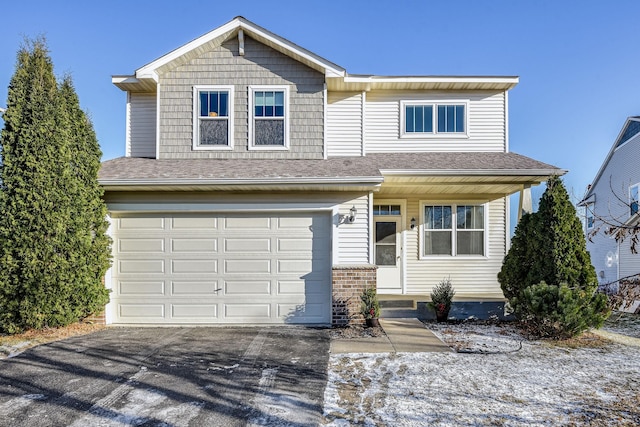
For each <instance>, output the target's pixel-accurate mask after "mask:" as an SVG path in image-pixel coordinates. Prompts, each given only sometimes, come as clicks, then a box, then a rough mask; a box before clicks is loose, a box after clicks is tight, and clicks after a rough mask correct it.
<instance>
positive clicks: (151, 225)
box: [118, 216, 165, 230]
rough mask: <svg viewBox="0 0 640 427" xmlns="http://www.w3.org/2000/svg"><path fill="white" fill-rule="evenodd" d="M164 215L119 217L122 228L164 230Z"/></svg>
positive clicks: (119, 225)
mask: <svg viewBox="0 0 640 427" xmlns="http://www.w3.org/2000/svg"><path fill="white" fill-rule="evenodd" d="M164 221H165V220H164V218H162V217H148V216H145V217H125V218H119V219H118V228H119V229H120V230H164V224H165V222H164Z"/></svg>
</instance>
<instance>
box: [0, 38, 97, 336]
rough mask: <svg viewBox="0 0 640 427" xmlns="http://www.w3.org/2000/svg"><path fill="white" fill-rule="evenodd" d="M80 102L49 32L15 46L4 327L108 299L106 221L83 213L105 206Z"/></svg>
mask: <svg viewBox="0 0 640 427" xmlns="http://www.w3.org/2000/svg"><path fill="white" fill-rule="evenodd" d="M65 87H66V89H65ZM70 93H71V94H73V95H71V94H70ZM73 99H75V103H74V102H73ZM70 100H71V101H72V102H71V103H70V104H69V105H68V104H67V102H70ZM76 109H77V110H79V107H77V97H76V96H75V93H74V92H73V90H72V86H70V85H69V84H64V83H63V84H62V88H61V87H59V85H58V83H57V81H56V78H55V75H54V73H53V63H52V61H51V58H50V56H49V52H48V50H47V47H46V43H45V41H44V40H43V39H37V40H34V41H28V42H27V43H26V44H25V45H24V46H23V47H21V49H20V50H19V51H18V55H17V62H16V71H15V73H14V75H13V77H12V79H11V82H10V84H9V91H8V98H7V110H6V112H5V113H4V117H3V118H4V121H5V126H4V129H3V131H2V134H1V149H2V159H3V163H2V166H1V167H0V178H1V179H2V183H1V185H0V192H1V194H2V195H1V199H0V202H1V203H2V212H3V215H2V216H0V266H1V269H0V330H4V331H7V332H17V331H20V330H24V329H28V328H44V327H50V326H51V327H52V326H61V325H66V324H69V323H71V322H74V321H76V320H78V319H80V318H81V317H83V316H86V315H87V314H90V313H91V312H92V311H96V310H98V309H99V307H101V306H102V305H103V304H104V303H106V301H107V299H108V296H107V294H106V292H107V291H106V290H104V287H103V286H102V283H101V279H100V277H101V276H102V274H104V271H106V267H105V265H107V266H108V245H109V241H108V238H107V237H106V236H105V235H104V230H105V226H104V224H103V223H102V222H96V221H93V222H92V220H89V219H85V217H87V216H90V217H91V218H94V217H96V216H97V214H98V213H104V212H105V211H104V207H102V208H100V206H99V204H101V203H102V201H101V200H100V197H99V196H100V193H99V191H97V190H95V189H93V190H92V188H93V187H95V186H97V183H96V182H95V181H96V178H97V166H96V165H95V161H94V158H95V156H96V155H97V157H98V158H99V156H100V154H99V149H97V142H96V141H95V135H94V134H93V130H92V128H91V125H90V123H89V122H87V121H86V118H84V117H83V115H80V114H79V113H78V111H76ZM91 135H93V139H91ZM82 139H85V140H88V143H85V144H84V145H83V143H82V142H81V140H82ZM96 149H97V150H98V151H96ZM91 177H93V179H92V178H91ZM91 181H93V182H91ZM90 182H91V183H90ZM88 183H90V184H88ZM102 221H104V217H102ZM91 224H95V225H94V226H93V228H89V229H87V228H86V227H90V226H91ZM83 235H84V236H87V235H89V236H91V241H93V242H95V244H93V245H92V244H87V243H85V244H81V243H82V242H83V241H85V242H88V241H89V240H88V239H87V238H86V237H85V238H84V240H83V237H82V236H83ZM92 246H93V247H92ZM87 248H92V250H88V249H87ZM105 259H106V263H105ZM83 263H84V264H91V266H82V264H83ZM88 273H89V274H88ZM90 283H92V284H93V285H89V284H90ZM98 289H100V290H98ZM89 300H91V302H90V303H89Z"/></svg>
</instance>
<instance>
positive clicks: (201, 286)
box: [171, 281, 218, 296]
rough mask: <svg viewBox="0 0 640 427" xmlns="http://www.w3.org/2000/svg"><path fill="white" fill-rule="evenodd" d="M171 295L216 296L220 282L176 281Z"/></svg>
mask: <svg viewBox="0 0 640 427" xmlns="http://www.w3.org/2000/svg"><path fill="white" fill-rule="evenodd" d="M171 294H172V295H175V296H194V295H200V296H216V295H217V294H218V282H217V281H208V282H207V281H202V282H195V281H191V282H187V281H174V282H172V283H171Z"/></svg>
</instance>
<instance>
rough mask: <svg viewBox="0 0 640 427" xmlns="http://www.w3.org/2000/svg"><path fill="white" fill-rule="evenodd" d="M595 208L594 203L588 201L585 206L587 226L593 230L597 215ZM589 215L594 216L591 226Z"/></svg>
mask: <svg viewBox="0 0 640 427" xmlns="http://www.w3.org/2000/svg"><path fill="white" fill-rule="evenodd" d="M594 208H595V206H594V204H593V203H587V205H586V206H585V207H584V214H585V215H584V217H585V228H586V229H587V230H593V228H594V227H595V223H596V215H595V212H594ZM589 217H591V218H593V221H592V223H591V226H589Z"/></svg>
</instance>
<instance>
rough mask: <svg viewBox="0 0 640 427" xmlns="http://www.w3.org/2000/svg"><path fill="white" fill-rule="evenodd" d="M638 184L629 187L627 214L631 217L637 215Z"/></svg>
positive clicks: (639, 186) (639, 187)
mask: <svg viewBox="0 0 640 427" xmlns="http://www.w3.org/2000/svg"><path fill="white" fill-rule="evenodd" d="M639 189H640V184H635V185H632V186H631V187H629V214H630V216H633V215H635V214H637V213H638V194H639V191H638V190H639Z"/></svg>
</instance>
